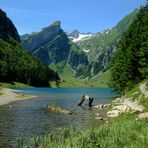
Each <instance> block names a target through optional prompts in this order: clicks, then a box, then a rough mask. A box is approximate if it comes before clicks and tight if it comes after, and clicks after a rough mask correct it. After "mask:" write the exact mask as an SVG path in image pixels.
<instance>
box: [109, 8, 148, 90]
mask: <svg viewBox="0 0 148 148" xmlns="http://www.w3.org/2000/svg"><path fill="white" fill-rule="evenodd" d="M147 36H148V8H147V6H144V7H142V8H141V10H140V12H139V13H138V14H137V18H136V19H135V20H134V21H133V23H132V24H131V25H130V27H129V29H128V30H127V32H126V33H125V35H124V36H123V38H122V40H121V42H120V43H119V46H118V51H117V52H116V54H115V56H114V58H113V60H112V68H111V75H112V81H113V83H114V86H115V88H116V89H117V90H119V91H124V90H126V89H130V88H132V87H133V85H134V84H136V83H138V82H140V81H141V80H144V79H146V78H147V76H148V61H147V59H148V57H147V55H148V50H147V49H148V41H147Z"/></svg>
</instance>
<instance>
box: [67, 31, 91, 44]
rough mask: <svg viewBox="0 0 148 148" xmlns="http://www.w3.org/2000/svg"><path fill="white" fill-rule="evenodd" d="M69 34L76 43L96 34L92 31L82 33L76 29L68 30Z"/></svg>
mask: <svg viewBox="0 0 148 148" xmlns="http://www.w3.org/2000/svg"><path fill="white" fill-rule="evenodd" d="M67 35H68V38H69V39H70V40H72V41H73V42H75V43H76V42H80V41H84V40H87V39H90V38H91V37H92V36H94V34H92V33H80V32H79V31H78V30H76V29H75V30H74V31H73V32H68V33H67Z"/></svg>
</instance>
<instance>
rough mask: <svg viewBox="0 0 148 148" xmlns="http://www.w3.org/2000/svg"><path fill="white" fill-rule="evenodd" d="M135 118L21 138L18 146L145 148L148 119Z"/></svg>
mask: <svg viewBox="0 0 148 148" xmlns="http://www.w3.org/2000/svg"><path fill="white" fill-rule="evenodd" d="M135 118H136V114H134V115H121V116H120V117H118V118H116V119H112V120H111V121H110V122H109V123H108V124H105V125H103V126H102V127H100V128H95V129H87V130H85V131H83V130H78V129H75V128H69V129H61V130H58V131H56V132H53V133H50V134H48V135H46V136H39V137H33V138H31V139H29V140H27V139H24V138H23V137H20V138H18V139H17V144H18V147H19V146H20V147H27V148H40V147H43V148H97V147H98V148H107V147H108V148H120V147H128V148H139V147H142V148H146V147H148V125H147V123H148V119H143V120H136V119H135Z"/></svg>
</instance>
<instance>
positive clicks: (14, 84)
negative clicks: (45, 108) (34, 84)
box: [0, 82, 31, 88]
mask: <svg viewBox="0 0 148 148" xmlns="http://www.w3.org/2000/svg"><path fill="white" fill-rule="evenodd" d="M0 86H1V87H6V88H24V87H25V88H26V87H31V86H30V85H27V84H23V83H19V82H12V83H3V82H0Z"/></svg>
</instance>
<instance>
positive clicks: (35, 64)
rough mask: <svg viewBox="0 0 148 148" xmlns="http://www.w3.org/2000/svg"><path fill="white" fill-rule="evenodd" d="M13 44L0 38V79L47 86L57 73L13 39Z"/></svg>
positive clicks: (55, 78)
mask: <svg viewBox="0 0 148 148" xmlns="http://www.w3.org/2000/svg"><path fill="white" fill-rule="evenodd" d="M14 43H15V45H12V44H9V43H7V42H5V41H4V40H1V39H0V81H1V82H12V81H18V82H22V83H25V84H28V85H33V86H48V85H49V84H48V82H49V80H53V79H54V80H57V79H58V74H57V73H55V72H54V71H52V70H50V69H49V68H48V67H47V66H44V65H43V64H42V63H41V62H40V61H39V60H37V59H36V58H35V57H33V56H32V55H30V54H29V53H27V52H26V51H25V50H24V49H22V48H21V47H20V45H19V44H18V43H16V42H15V41H14Z"/></svg>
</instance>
